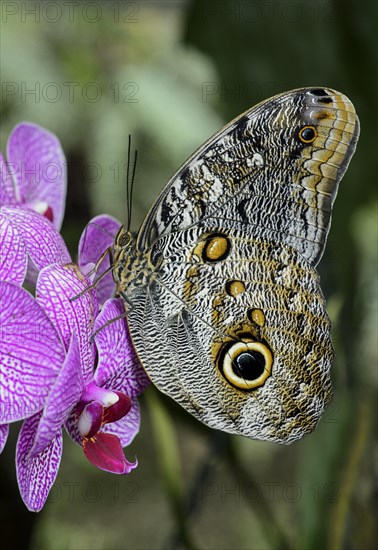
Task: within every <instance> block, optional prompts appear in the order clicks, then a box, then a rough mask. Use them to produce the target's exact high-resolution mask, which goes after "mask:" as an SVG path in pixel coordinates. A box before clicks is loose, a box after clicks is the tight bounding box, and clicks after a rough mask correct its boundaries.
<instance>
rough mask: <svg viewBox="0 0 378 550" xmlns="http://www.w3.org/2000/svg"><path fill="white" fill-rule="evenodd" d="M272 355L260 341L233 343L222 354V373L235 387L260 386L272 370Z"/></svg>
mask: <svg viewBox="0 0 378 550" xmlns="http://www.w3.org/2000/svg"><path fill="white" fill-rule="evenodd" d="M272 364H273V355H272V352H271V351H270V349H269V348H268V347H267V346H266V345H265V344H263V343H261V342H236V343H233V344H232V345H231V346H230V347H229V348H228V349H227V351H226V352H225V353H224V355H223V365H221V367H222V373H223V376H224V377H225V378H226V380H227V381H228V382H229V383H230V384H231V385H232V386H235V387H236V388H239V389H242V390H251V389H254V388H258V387H259V386H262V385H263V384H264V382H265V380H266V379H267V378H268V376H270V374H271V372H272Z"/></svg>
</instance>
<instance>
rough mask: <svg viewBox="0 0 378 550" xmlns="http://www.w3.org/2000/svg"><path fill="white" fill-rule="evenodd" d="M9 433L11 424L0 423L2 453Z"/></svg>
mask: <svg viewBox="0 0 378 550" xmlns="http://www.w3.org/2000/svg"><path fill="white" fill-rule="evenodd" d="M8 433H9V424H1V425H0V454H1V453H2V452H3V450H4V447H5V443H6V442H7V439H8Z"/></svg>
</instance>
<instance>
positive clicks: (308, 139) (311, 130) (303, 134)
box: [298, 126, 318, 143]
mask: <svg viewBox="0 0 378 550" xmlns="http://www.w3.org/2000/svg"><path fill="white" fill-rule="evenodd" d="M317 135H318V132H317V131H316V128H315V126H303V128H301V129H300V130H299V134H298V137H299V139H300V140H301V141H302V142H303V143H312V142H313V141H315V139H316V137H317Z"/></svg>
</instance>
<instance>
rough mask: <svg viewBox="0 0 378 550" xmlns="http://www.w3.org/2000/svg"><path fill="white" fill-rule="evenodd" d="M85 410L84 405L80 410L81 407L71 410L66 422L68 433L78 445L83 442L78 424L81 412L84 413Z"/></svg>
mask: <svg viewBox="0 0 378 550" xmlns="http://www.w3.org/2000/svg"><path fill="white" fill-rule="evenodd" d="M83 410H84V407H83V409H81V410H80V408H79V407H75V408H74V409H73V410H72V411H71V412H70V414H69V416H68V418H67V421H66V423H65V428H66V431H67V433H68V435H69V436H70V438H71V439H72V441H73V442H74V443H76V445H80V446H81V444H82V442H83V437H82V435H81V434H80V432H79V428H78V425H77V420H78V417H79V416H80V414H81V413H82V411H83Z"/></svg>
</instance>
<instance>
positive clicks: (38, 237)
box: [2, 207, 71, 270]
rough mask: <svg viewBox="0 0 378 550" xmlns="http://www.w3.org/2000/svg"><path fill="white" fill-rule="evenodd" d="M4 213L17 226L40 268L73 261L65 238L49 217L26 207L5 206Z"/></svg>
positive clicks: (36, 264)
mask: <svg viewBox="0 0 378 550" xmlns="http://www.w3.org/2000/svg"><path fill="white" fill-rule="evenodd" d="M2 213H3V214H4V215H5V216H7V218H8V221H9V223H11V224H12V225H13V226H16V227H17V230H18V232H19V234H20V236H21V237H22V239H23V241H24V243H25V247H26V252H27V254H28V256H29V257H30V259H31V260H32V261H33V263H34V264H35V266H36V268H37V269H38V270H40V269H42V268H44V267H46V266H48V265H50V264H52V263H54V262H57V263H60V264H66V263H68V262H70V261H71V257H70V254H69V252H68V250H67V247H66V245H65V243H64V240H63V238H62V237H61V235H59V233H58V232H57V230H56V229H55V228H54V226H53V225H52V224H51V222H49V220H48V219H47V218H45V217H44V216H41V215H40V214H37V213H36V212H33V211H32V210H29V209H28V208H24V207H22V208H21V207H20V208H16V207H4V208H3V209H2Z"/></svg>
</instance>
